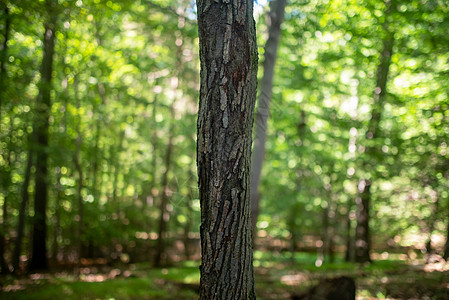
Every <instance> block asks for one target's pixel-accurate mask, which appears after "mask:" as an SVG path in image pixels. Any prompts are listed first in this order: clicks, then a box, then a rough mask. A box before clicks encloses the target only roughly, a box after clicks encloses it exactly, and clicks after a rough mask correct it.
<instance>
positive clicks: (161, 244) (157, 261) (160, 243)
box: [154, 103, 175, 267]
mask: <svg viewBox="0 0 449 300" xmlns="http://www.w3.org/2000/svg"><path fill="white" fill-rule="evenodd" d="M174 104H175V103H173V104H172V106H171V108H170V115H171V124H170V129H169V133H168V144H167V150H166V152H165V171H164V174H163V175H162V195H161V203H160V207H159V211H160V216H159V227H158V237H157V244H156V256H155V257H154V265H155V266H156V267H159V266H161V265H162V264H164V263H165V262H166V255H165V238H166V232H167V223H168V220H169V214H168V210H167V205H168V200H169V186H168V172H169V171H170V167H171V163H172V153H173V137H174V130H175V126H174V121H175V120H174V118H175V107H174Z"/></svg>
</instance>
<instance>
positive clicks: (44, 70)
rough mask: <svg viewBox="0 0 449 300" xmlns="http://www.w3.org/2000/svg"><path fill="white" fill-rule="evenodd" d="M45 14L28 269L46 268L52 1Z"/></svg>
mask: <svg viewBox="0 0 449 300" xmlns="http://www.w3.org/2000/svg"><path fill="white" fill-rule="evenodd" d="M45 4H46V8H47V13H48V18H47V21H46V22H45V33H44V41H43V45H44V50H43V53H44V54H43V58H42V66H41V82H40V86H39V95H38V97H37V101H36V118H35V123H34V128H33V132H35V134H36V145H35V149H36V174H35V194H34V218H33V238H32V240H33V241H32V254H31V262H30V265H29V269H30V271H36V270H45V269H47V268H48V265H47V246H46V241H47V217H46V212H47V196H48V174H47V171H48V170H47V169H48V166H47V159H48V127H49V118H50V113H51V99H50V91H51V78H52V70H53V54H54V47H55V29H56V28H55V27H56V24H55V23H56V14H55V10H54V5H55V4H56V3H55V2H54V1H52V0H47V1H46V3H45Z"/></svg>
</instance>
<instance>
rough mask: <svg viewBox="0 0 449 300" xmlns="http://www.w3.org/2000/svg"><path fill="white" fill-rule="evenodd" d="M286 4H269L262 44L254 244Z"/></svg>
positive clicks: (254, 175)
mask: <svg viewBox="0 0 449 300" xmlns="http://www.w3.org/2000/svg"><path fill="white" fill-rule="evenodd" d="M285 4H286V0H274V1H272V2H270V13H269V15H268V16H269V28H268V40H267V43H266V44H265V55H264V58H265V60H264V63H263V77H262V83H261V87H260V95H259V100H258V103H257V112H256V115H255V127H256V128H255V137H254V152H253V154H252V164H251V210H252V227H251V228H252V235H253V243H254V242H255V240H256V237H257V234H256V233H257V226H256V225H257V217H258V215H259V200H260V194H259V183H260V174H261V173H262V165H263V160H264V156H265V141H266V137H267V120H268V115H269V108H270V101H271V93H272V87H273V77H274V66H275V62H276V56H277V48H278V45H279V38H280V36H281V24H282V21H283V19H284V11H285Z"/></svg>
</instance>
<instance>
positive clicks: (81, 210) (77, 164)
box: [73, 79, 84, 275]
mask: <svg viewBox="0 0 449 300" xmlns="http://www.w3.org/2000/svg"><path fill="white" fill-rule="evenodd" d="M74 89H75V97H76V101H77V102H76V104H77V105H76V108H77V114H78V115H79V109H80V106H81V104H80V102H81V100H80V97H79V96H78V79H75V83H74ZM78 118H79V119H78V122H77V124H76V134H77V137H76V150H75V155H74V157H73V161H74V163H75V169H76V171H77V173H78V180H77V183H76V186H77V193H76V197H77V199H78V228H77V243H78V245H77V246H78V247H77V248H78V249H77V252H78V260H77V270H76V273H77V275H79V271H80V268H81V255H82V249H83V222H84V205H83V195H82V191H83V168H82V166H81V162H80V152H81V143H82V138H81V129H80V123H81V116H80V115H79V117H78Z"/></svg>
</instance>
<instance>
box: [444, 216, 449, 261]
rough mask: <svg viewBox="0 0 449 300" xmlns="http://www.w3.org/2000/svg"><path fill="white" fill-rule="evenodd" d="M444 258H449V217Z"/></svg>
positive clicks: (448, 219)
mask: <svg viewBox="0 0 449 300" xmlns="http://www.w3.org/2000/svg"><path fill="white" fill-rule="evenodd" d="M443 258H444V259H445V260H449V218H447V228H446V243H445V245H444V254H443Z"/></svg>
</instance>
